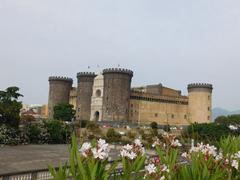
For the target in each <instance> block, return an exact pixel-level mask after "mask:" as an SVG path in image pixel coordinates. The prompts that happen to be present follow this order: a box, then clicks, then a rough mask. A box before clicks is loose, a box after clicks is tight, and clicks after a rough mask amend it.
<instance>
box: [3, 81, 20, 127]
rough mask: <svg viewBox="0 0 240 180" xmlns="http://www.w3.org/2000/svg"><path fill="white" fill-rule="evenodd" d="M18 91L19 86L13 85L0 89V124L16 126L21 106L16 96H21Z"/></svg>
mask: <svg viewBox="0 0 240 180" xmlns="http://www.w3.org/2000/svg"><path fill="white" fill-rule="evenodd" d="M18 91H19V88H18V87H15V86H13V87H8V88H7V89H6V90H5V91H0V124H6V125H9V126H11V127H14V128H18V125H19V120H20V116H19V114H20V109H21V108H22V102H20V101H18V98H19V97H21V96H23V95H22V94H20V93H18Z"/></svg>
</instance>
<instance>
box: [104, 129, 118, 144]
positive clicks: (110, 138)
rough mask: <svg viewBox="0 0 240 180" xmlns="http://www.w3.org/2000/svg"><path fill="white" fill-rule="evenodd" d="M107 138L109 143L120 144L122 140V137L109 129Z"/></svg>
mask: <svg viewBox="0 0 240 180" xmlns="http://www.w3.org/2000/svg"><path fill="white" fill-rule="evenodd" d="M106 136H107V141H108V142H119V141H120V140H121V135H120V134H119V133H118V132H116V131H115V129H113V128H109V129H108V131H107V134H106Z"/></svg>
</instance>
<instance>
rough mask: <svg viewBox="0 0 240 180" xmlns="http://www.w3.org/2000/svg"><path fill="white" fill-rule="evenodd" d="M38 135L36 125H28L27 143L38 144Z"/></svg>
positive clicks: (39, 133) (39, 130)
mask: <svg viewBox="0 0 240 180" xmlns="http://www.w3.org/2000/svg"><path fill="white" fill-rule="evenodd" d="M40 135H41V129H40V127H39V125H38V124H29V125H28V126H27V136H28V138H29V143H34V144H37V143H39V141H40V139H41V137H40Z"/></svg>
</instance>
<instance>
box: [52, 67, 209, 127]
mask: <svg viewBox="0 0 240 180" xmlns="http://www.w3.org/2000/svg"><path fill="white" fill-rule="evenodd" d="M132 77H133V72H132V71H131V70H128V69H121V68H109V69H104V70H103V71H102V73H101V74H99V75H96V74H95V73H93V72H80V73H78V74H77V82H78V83H77V87H72V84H73V80H72V79H71V78H66V77H56V76H52V77H49V100H48V115H49V118H52V117H53V109H54V106H55V105H57V104H58V103H70V104H72V105H74V108H75V109H76V115H75V116H76V120H78V121H81V120H90V121H108V122H109V121H114V122H126V123H138V124H149V123H151V122H157V123H158V124H162V125H166V124H169V125H188V124H190V123H194V122H198V123H207V122H211V116H212V89H213V87H212V85H211V84H205V83H195V84H189V85H188V96H183V95H182V94H181V91H179V90H175V89H171V88H168V87H164V86H163V85H162V84H157V85H148V86H145V87H133V88H131V80H132Z"/></svg>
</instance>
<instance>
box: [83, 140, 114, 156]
mask: <svg viewBox="0 0 240 180" xmlns="http://www.w3.org/2000/svg"><path fill="white" fill-rule="evenodd" d="M79 151H80V153H81V154H82V155H83V156H84V157H88V156H93V157H94V158H95V159H100V160H104V159H107V158H108V154H109V152H110V148H109V145H108V143H106V141H105V140H103V139H99V140H98V141H97V145H96V147H92V145H91V144H90V143H89V142H85V143H83V145H82V147H81V149H80V150H79Z"/></svg>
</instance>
